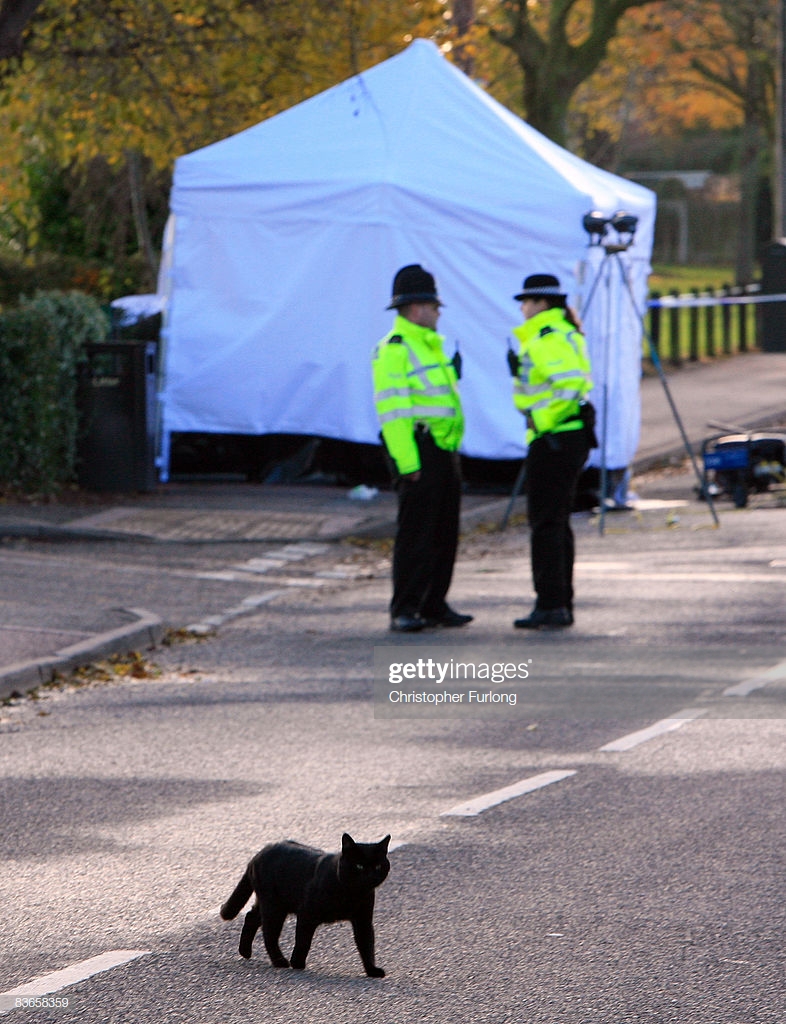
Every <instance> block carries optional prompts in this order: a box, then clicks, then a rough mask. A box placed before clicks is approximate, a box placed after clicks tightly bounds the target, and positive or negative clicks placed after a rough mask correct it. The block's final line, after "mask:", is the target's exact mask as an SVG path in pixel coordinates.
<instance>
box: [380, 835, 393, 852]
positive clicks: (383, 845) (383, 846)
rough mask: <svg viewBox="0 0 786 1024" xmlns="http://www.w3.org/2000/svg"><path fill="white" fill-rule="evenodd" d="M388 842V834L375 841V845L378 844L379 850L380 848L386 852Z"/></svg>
mask: <svg viewBox="0 0 786 1024" xmlns="http://www.w3.org/2000/svg"><path fill="white" fill-rule="evenodd" d="M389 842H390V836H385V838H384V839H381V840H380V841H379V842H378V843H377V846H378V847H379V848H380V850H381V851H382V852H383V853H387V852H388V843H389Z"/></svg>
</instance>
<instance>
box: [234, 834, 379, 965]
mask: <svg viewBox="0 0 786 1024" xmlns="http://www.w3.org/2000/svg"><path fill="white" fill-rule="evenodd" d="M389 842H390V836H385V838H384V839H383V840H381V842H379V843H356V842H355V840H354V839H353V838H352V836H350V835H347V833H346V832H345V833H344V835H343V837H342V840H341V853H324V852H323V851H322V850H315V849H313V848H312V847H310V846H303V845H302V844H301V843H296V842H293V841H292V840H287V841H285V842H283V843H272V844H271V845H270V846H266V847H265V848H264V849H262V850H260V851H259V853H258V854H257V855H256V856H255V857H253V858H252V859H251V860H250V861H249V864H248V867H247V868H246V871H245V874H244V875H243V877H242V878H241V879H240V881H239V882H238V884H237V886H236V887H235V891H234V892H233V893H232V895H231V896H230V897H229V899H228V900H227V901H226V903H225V904H224V905H223V906H222V907H221V916H222V917H223V919H224V920H225V921H231V920H232V918H234V917H237V915H238V914H239V913H240V911H241V910H242V909H243V907H244V906H245V905H246V903H247V902H248V899H249V897H250V896H251V894H252V893H254V894H255V895H256V899H255V900H254V905H253V907H252V908H251V910H249V912H248V913H247V914H246V918H245V921H244V922H243V931H242V932H241V935H240V946H239V952H240V955H241V956H243V957H245V958H246V959H249V957H250V956H251V945H252V943H253V941H254V936H255V935H256V933H257V929H258V928H259V926H260V925H261V926H262V936H263V938H264V941H265V949H266V950H267V952H268V956H269V957H270V959H271V961H272V963H273V966H274V967H290V966H291V967H294V968H295V969H296V970H299V971H300V970H303V968H304V967H305V966H306V957H307V956H308V951H309V949H310V948H311V940H312V939H313V938H314V932H315V931H316V929H317V927H318V926H319V925H321V924H330V923H332V922H334V921H351V922H352V932H353V934H354V936H355V943H356V944H357V947H358V952H359V953H360V959H361V960H362V961H363V966H364V967H365V969H366V974H367V975H368V976H369V977H370V978H384V977H385V972H384V971H383V970H382V968H381V967H377V965H376V963H375V962H374V923H373V920H372V918H373V914H374V890H375V889H376V887H377V886H378V885H381V884H382V883H383V882H384V881H385V879H386V878H387V875H388V872H389V871H390V861H389V860H388V856H387V854H388V843H389ZM289 914H295V915H296V916H297V925H296V928H295V948H294V949H293V950H292V956H291V957H290V958H289V960H287V958H286V957H285V956H284V955H283V953H282V952H281V947H280V946H279V944H278V940H279V936H280V935H281V929H282V928H283V927H284V921H285V920H286V918H287V916H288V915H289Z"/></svg>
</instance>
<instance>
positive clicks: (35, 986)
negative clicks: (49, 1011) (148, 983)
mask: <svg viewBox="0 0 786 1024" xmlns="http://www.w3.org/2000/svg"><path fill="white" fill-rule="evenodd" d="M150 952H151V950H149V949H115V950H112V951H111V952H109V953H101V954H100V955H99V956H93V957H91V958H90V959H89V960H80V961H79V963H76V964H71V966H70V967H64V968H63V969H62V970H60V971H53V972H52V974H44V975H42V977H40V978H34V979H33V980H32V981H27V982H25V983H24V984H23V985H18V986H17V987H16V988H10V989H8V990H7V991H6V992H0V1016H3V1015H5V1014H6V1013H10V1012H11V1011H12V1010H13V1009H15V1007H14V1002H15V1001H16V1000H17V999H25V998H28V999H29V998H30V997H31V996H48V995H51V994H52V993H53V992H59V991H60V990H61V989H64V988H68V987H69V986H70V985H76V984H78V983H79V982H80V981H85V980H86V979H87V978H92V977H93V975H94V974H102V973H103V972H104V971H111V970H112V968H114V967H122V965H123V964H128V963H131V961H132V960H138V959H139V958H140V957H143V956H148V955H149V954H150Z"/></svg>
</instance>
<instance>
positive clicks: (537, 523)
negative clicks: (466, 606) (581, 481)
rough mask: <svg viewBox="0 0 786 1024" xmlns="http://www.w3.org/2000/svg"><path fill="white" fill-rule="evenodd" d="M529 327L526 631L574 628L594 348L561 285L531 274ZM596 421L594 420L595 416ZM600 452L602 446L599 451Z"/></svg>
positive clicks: (521, 358)
mask: <svg viewBox="0 0 786 1024" xmlns="http://www.w3.org/2000/svg"><path fill="white" fill-rule="evenodd" d="M514 298H515V299H516V301H517V302H520V303H521V310H522V313H523V315H524V323H523V324H522V325H521V326H520V327H515V328H514V329H513V334H514V335H515V336H516V338H517V339H518V341H519V343H520V346H519V352H518V354H516V353H514V352H512V351H509V353H508V362H509V365H510V369H511V373H512V374H513V377H514V392H513V400H514V403H515V405H516V408H517V409H518V410H519V411H520V412H521V413H523V415H524V416H525V417H526V421H527V444H528V446H529V447H528V452H527V513H528V518H529V527H530V556H531V563H532V581H533V585H534V588H535V594H536V600H535V607H534V608H533V610H532V611H531V613H530V614H529V615H527V616H526V617H524V618H521V619H516V620H515V622H514V623H513V625H514V626H515V627H516V628H518V629H542V628H561V627H565V626H572V625H573V557H574V538H573V531H572V530H571V526H570V514H571V511H572V508H573V500H574V496H575V493H576V484H577V482H578V478H579V474H580V473H581V470H582V467H583V466H584V463H585V462H586V460H587V456H588V455H589V451H590V446H591V445H592V444H593V442H594V432H593V431H592V428H591V424H588V423H587V419H588V411H589V410H591V406H589V405H588V404H587V403H586V402H585V401H584V400H585V396H586V395H587V393H588V392H589V391H590V390H591V389H592V381H591V378H590V363H589V358H588V356H587V346H586V343H585V340H584V337H583V335H582V333H581V330H580V327H579V324H578V321H577V320H576V318H575V316H574V315H573V314H572V312H571V311H570V309H569V308H568V307H567V305H566V296H565V294H564V293H563V291H562V288H561V287H560V283H559V280H558V279H557V278H556V277H554V276H553V275H552V274H531V275H530V276H529V277H527V278H526V279H525V280H524V286H523V289H522V291H521V292H520V293H519V294H518V295H516V296H514ZM590 414H591V413H590ZM593 446H594V445H593Z"/></svg>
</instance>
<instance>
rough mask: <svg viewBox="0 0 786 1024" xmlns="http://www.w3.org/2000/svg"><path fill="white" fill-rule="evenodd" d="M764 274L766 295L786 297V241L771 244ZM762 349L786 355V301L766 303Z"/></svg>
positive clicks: (763, 281)
mask: <svg viewBox="0 0 786 1024" xmlns="http://www.w3.org/2000/svg"><path fill="white" fill-rule="evenodd" d="M761 271H762V273H761V292H762V295H786V239H784V238H781V239H779V240H778V241H777V242H770V244H769V245H768V246H767V248H766V249H765V250H764V255H763V258H762V265H761ZM761 348H762V351H763V352H786V299H785V300H784V301H783V302H764V303H762V315H761Z"/></svg>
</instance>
